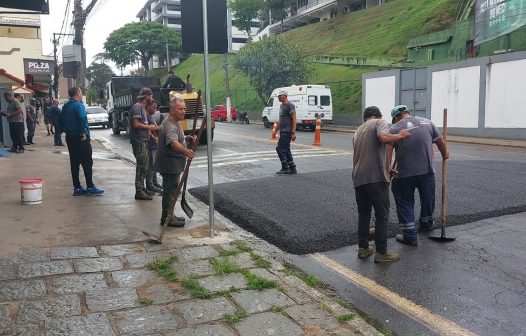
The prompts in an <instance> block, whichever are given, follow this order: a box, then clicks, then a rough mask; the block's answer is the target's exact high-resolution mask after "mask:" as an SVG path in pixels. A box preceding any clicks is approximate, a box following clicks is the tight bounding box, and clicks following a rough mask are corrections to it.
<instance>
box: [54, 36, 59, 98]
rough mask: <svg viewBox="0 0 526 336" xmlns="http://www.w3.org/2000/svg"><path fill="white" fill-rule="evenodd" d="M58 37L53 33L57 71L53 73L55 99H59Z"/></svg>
mask: <svg viewBox="0 0 526 336" xmlns="http://www.w3.org/2000/svg"><path fill="white" fill-rule="evenodd" d="M56 35H57V34H56V33H53V60H54V61H55V71H54V73H53V90H54V91H55V99H58V61H57V37H56Z"/></svg>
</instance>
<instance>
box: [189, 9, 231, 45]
mask: <svg viewBox="0 0 526 336" xmlns="http://www.w3.org/2000/svg"><path fill="white" fill-rule="evenodd" d="M207 16H208V20H207V21H208V52H209V53H210V54H225V53H227V52H228V34H227V27H228V25H227V10H226V0H207ZM181 36H182V39H183V51H184V52H185V53H197V54H202V53H204V45H203V44H204V43H203V3H202V1H201V0H181Z"/></svg>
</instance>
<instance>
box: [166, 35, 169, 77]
mask: <svg viewBox="0 0 526 336" xmlns="http://www.w3.org/2000/svg"><path fill="white" fill-rule="evenodd" d="M168 71H170V51H169V50H168V41H167V42H166V72H168Z"/></svg>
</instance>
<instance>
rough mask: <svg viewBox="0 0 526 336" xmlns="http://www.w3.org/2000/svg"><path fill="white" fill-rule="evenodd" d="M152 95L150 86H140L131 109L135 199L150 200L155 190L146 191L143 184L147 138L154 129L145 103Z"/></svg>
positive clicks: (146, 157) (145, 171)
mask: <svg viewBox="0 0 526 336" xmlns="http://www.w3.org/2000/svg"><path fill="white" fill-rule="evenodd" d="M152 97H153V92H152V90H151V89H150V88H142V89H141V90H140V91H139V95H138V96H137V99H139V101H138V102H137V103H135V105H133V107H132V109H131V120H130V122H131V125H130V130H131V132H130V133H131V134H130V143H131V144H132V149H133V155H134V156H135V160H136V168H135V199H136V200H152V199H153V198H152V196H153V195H154V194H155V192H152V191H148V190H147V189H146V186H145V182H146V174H147V172H148V162H149V157H148V156H149V153H148V152H149V151H148V140H149V139H150V131H151V130H155V127H156V126H155V125H148V117H147V112H146V104H147V103H148V101H149V100H151V99H152Z"/></svg>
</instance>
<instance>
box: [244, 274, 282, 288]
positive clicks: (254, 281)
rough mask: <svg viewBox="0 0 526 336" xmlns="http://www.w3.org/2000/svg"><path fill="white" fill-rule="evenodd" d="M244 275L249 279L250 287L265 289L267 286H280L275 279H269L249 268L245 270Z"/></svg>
mask: <svg viewBox="0 0 526 336" xmlns="http://www.w3.org/2000/svg"><path fill="white" fill-rule="evenodd" d="M243 275H244V276H245V279H247V282H248V288H249V289H256V290H263V289H267V288H276V287H277V286H278V285H277V284H276V282H275V281H272V280H267V279H265V278H262V277H260V276H257V275H255V274H252V273H250V271H248V270H243Z"/></svg>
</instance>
